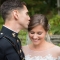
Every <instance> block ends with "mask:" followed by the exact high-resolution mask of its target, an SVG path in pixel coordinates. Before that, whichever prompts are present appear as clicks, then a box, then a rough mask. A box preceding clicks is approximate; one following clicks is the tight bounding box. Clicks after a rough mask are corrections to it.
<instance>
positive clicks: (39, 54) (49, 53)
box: [23, 45, 60, 60]
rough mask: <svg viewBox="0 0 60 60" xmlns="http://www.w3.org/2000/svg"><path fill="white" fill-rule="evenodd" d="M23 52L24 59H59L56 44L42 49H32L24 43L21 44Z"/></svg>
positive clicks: (58, 50)
mask: <svg viewBox="0 0 60 60" xmlns="http://www.w3.org/2000/svg"><path fill="white" fill-rule="evenodd" d="M23 52H24V53H25V60H60V47H58V46H55V47H53V48H50V49H47V50H44V51H33V50H31V49H30V48H29V46H28V45H26V46H23Z"/></svg>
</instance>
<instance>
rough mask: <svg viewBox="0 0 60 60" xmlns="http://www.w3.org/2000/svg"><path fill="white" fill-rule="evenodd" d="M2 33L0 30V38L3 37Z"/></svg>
mask: <svg viewBox="0 0 60 60" xmlns="http://www.w3.org/2000/svg"><path fill="white" fill-rule="evenodd" d="M3 36H4V35H3V33H1V32H0V40H1V39H2V38H3Z"/></svg>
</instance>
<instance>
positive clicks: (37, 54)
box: [23, 14, 60, 60]
mask: <svg viewBox="0 0 60 60" xmlns="http://www.w3.org/2000/svg"><path fill="white" fill-rule="evenodd" d="M48 30H49V24H48V20H47V18H46V17H45V16H44V15H42V14H36V15H34V16H32V17H31V20H30V24H29V26H28V34H29V38H30V40H31V43H30V44H29V45H26V46H23V51H24V53H25V59H26V60H60V47H58V46H56V45H54V44H52V43H49V42H47V41H46V40H45V37H46V35H47V33H48Z"/></svg>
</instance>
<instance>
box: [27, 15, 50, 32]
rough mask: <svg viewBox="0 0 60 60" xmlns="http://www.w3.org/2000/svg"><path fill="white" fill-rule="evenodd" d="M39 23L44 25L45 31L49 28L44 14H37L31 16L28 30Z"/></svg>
mask: <svg viewBox="0 0 60 60" xmlns="http://www.w3.org/2000/svg"><path fill="white" fill-rule="evenodd" d="M37 25H42V26H43V28H44V30H45V31H48V30H49V24H48V20H47V18H46V17H45V16H44V15H43V14H35V15H33V16H32V17H31V20H30V23H29V25H28V31H31V30H32V29H33V28H34V27H36V26H37Z"/></svg>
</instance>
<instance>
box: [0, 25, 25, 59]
mask: <svg viewBox="0 0 60 60" xmlns="http://www.w3.org/2000/svg"><path fill="white" fill-rule="evenodd" d="M17 36H18V34H17V33H15V32H13V31H11V30H10V29H8V28H6V27H4V26H3V27H2V30H1V32H0V60H24V53H23V51H22V49H21V42H19V41H20V40H19V38H18V37H17Z"/></svg>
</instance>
